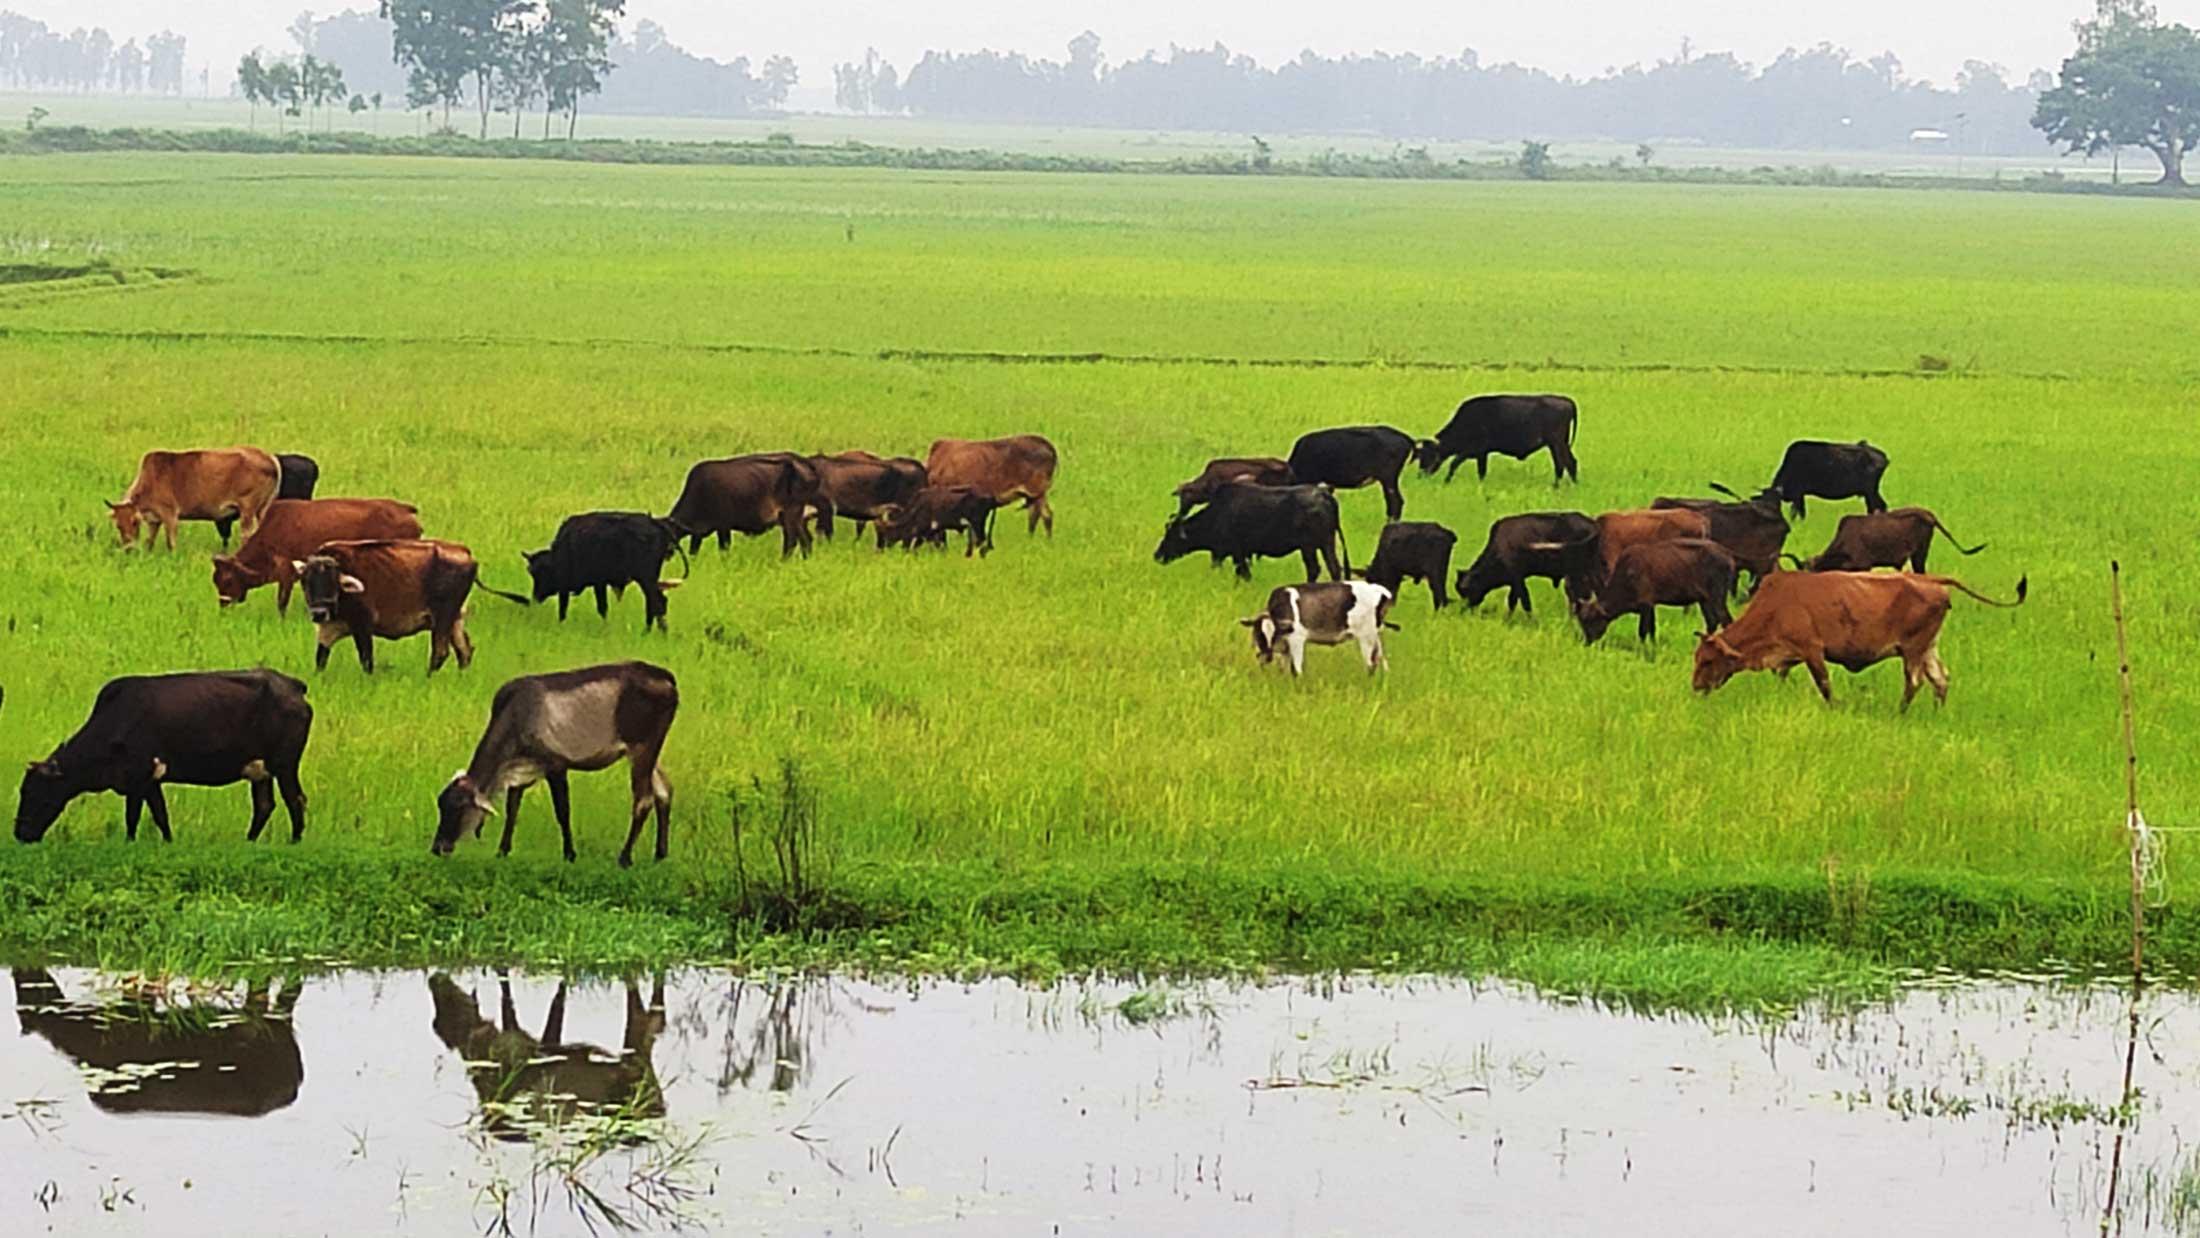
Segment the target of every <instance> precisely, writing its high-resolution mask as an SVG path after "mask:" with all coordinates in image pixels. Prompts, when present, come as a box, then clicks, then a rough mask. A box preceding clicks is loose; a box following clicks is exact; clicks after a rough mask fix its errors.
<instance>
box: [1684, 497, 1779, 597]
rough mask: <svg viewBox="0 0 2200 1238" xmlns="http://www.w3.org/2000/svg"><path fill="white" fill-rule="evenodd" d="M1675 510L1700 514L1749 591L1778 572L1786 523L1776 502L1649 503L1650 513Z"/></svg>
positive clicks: (1703, 501) (1707, 501) (1690, 500)
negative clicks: (1746, 580) (1744, 578)
mask: <svg viewBox="0 0 2200 1238" xmlns="http://www.w3.org/2000/svg"><path fill="white" fill-rule="evenodd" d="M1675 509H1677V510H1680V511H1691V512H1701V513H1703V517H1704V519H1706V520H1708V521H1710V522H1711V540H1712V541H1715V542H1717V543H1718V544H1720V545H1721V546H1724V547H1726V548H1727V550H1728V551H1729V552H1731V553H1732V554H1733V556H1734V562H1735V564H1736V565H1737V566H1739V567H1740V568H1741V570H1742V571H1744V572H1747V573H1749V575H1750V580H1751V586H1750V587H1751V588H1755V587H1756V582H1757V581H1761V580H1763V579H1764V578H1765V577H1766V576H1767V575H1768V574H1770V573H1771V572H1773V571H1776V570H1778V568H1779V566H1780V552H1781V551H1783V550H1785V549H1787V538H1788V522H1787V521H1786V519H1784V518H1783V517H1782V516H1781V515H1780V503H1779V500H1778V499H1748V500H1736V501H1733V502H1728V501H1726V500H1723V499H1673V498H1659V499H1653V500H1651V502H1650V510H1652V511H1671V510H1675ZM1737 579H1738V578H1737Z"/></svg>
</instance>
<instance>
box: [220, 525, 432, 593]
mask: <svg viewBox="0 0 2200 1238" xmlns="http://www.w3.org/2000/svg"><path fill="white" fill-rule="evenodd" d="M418 536H420V509H419V508H416V507H414V506H413V505H412V504H410V503H400V502H398V501H397V500H395V499H277V500H275V501H274V502H273V503H270V504H269V505H268V508H267V514H266V515H265V516H263V517H261V519H260V527H259V528H258V529H256V530H254V531H253V534H252V536H250V537H248V538H246V539H245V542H244V545H242V546H240V547H238V548H237V553H236V554H234V555H215V556H214V594H215V596H216V597H218V598H220V599H221V604H222V605H224V606H234V605H236V604H237V603H239V602H242V601H244V599H245V596H246V595H247V594H249V593H251V592H252V591H253V590H254V589H257V588H259V587H260V586H261V585H264V584H268V583H269V582H273V583H274V585H275V610H276V613H278V614H289V613H290V591H291V589H292V588H293V587H295V586H296V585H297V583H298V573H297V570H296V568H295V566H294V565H295V564H296V563H298V561H300V560H302V559H304V558H305V557H306V556H307V555H310V554H312V553H313V552H314V551H315V550H317V549H319V548H320V547H321V545H322V544H323V543H324V542H364V541H377V540H381V539H386V538H410V537H418Z"/></svg>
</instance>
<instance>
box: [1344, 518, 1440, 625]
mask: <svg viewBox="0 0 2200 1238" xmlns="http://www.w3.org/2000/svg"><path fill="white" fill-rule="evenodd" d="M1458 540H1459V535H1458V534H1456V533H1453V532H1452V531H1451V530H1450V529H1447V528H1445V527H1444V526H1442V525H1440V524H1436V523H1434V522H1433V521H1425V520H1401V521H1399V522H1398V523H1396V524H1386V525H1384V526H1383V536H1382V540H1380V541H1378V542H1376V543H1375V557H1374V558H1373V559H1371V560H1369V561H1368V565H1367V570H1366V571H1364V572H1362V573H1360V578H1361V579H1362V580H1365V581H1367V582H1368V583H1369V584H1375V585H1381V586H1382V587H1383V588H1385V589H1388V590H1390V595H1391V596H1392V597H1396V596H1398V586H1399V585H1400V584H1401V583H1403V582H1405V581H1408V580H1418V581H1420V582H1422V583H1423V584H1426V585H1427V586H1428V591H1429V594H1430V596H1432V597H1434V598H1435V599H1436V609H1438V610H1442V609H1444V607H1446V606H1448V605H1450V604H1451V598H1450V597H1448V596H1446V595H1445V593H1444V586H1445V585H1446V584H1447V583H1449V582H1450V580H1451V548H1452V546H1453V545H1454V544H1456V543H1457V542H1458Z"/></svg>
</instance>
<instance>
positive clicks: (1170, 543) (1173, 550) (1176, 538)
mask: <svg viewBox="0 0 2200 1238" xmlns="http://www.w3.org/2000/svg"><path fill="white" fill-rule="evenodd" d="M1197 549H1199V547H1198V546H1196V545H1194V544H1193V542H1192V522H1191V521H1190V520H1187V519H1185V518H1184V517H1182V516H1179V517H1177V518H1175V519H1173V520H1171V521H1169V524H1168V527H1167V528H1164V529H1163V530H1161V544H1160V545H1159V546H1156V547H1154V548H1153V561H1154V562H1156V563H1174V562H1176V561H1177V560H1178V559H1181V558H1183V557H1184V556H1185V555H1188V554H1190V553H1192V552H1193V551H1195V550H1197Z"/></svg>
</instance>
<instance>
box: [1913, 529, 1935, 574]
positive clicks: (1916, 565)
mask: <svg viewBox="0 0 2200 1238" xmlns="http://www.w3.org/2000/svg"><path fill="white" fill-rule="evenodd" d="M1932 548H1933V542H1932V539H1931V538H1930V537H1927V538H1926V539H1925V542H1924V544H1922V545H1920V546H1919V547H1918V548H1917V553H1916V554H1913V555H1911V556H1910V570H1911V571H1913V572H1922V571H1924V570H1925V556H1926V555H1927V554H1929V553H1930V552H1931V551H1932Z"/></svg>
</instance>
